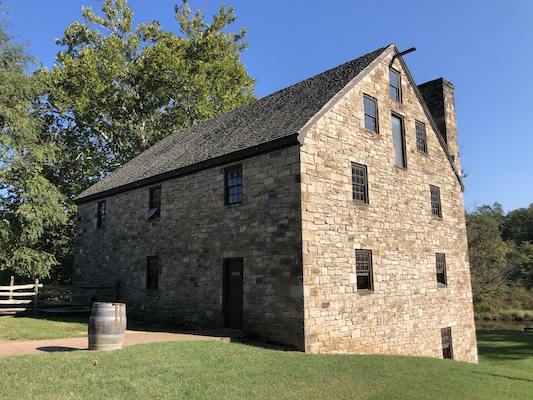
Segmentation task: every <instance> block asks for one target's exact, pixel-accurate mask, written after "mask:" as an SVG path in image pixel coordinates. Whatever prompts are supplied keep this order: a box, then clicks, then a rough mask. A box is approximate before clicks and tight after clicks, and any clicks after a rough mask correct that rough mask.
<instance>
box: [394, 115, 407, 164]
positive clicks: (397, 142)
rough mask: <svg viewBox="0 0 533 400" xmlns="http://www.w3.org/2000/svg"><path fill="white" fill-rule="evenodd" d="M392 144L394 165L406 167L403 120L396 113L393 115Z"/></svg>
mask: <svg viewBox="0 0 533 400" xmlns="http://www.w3.org/2000/svg"><path fill="white" fill-rule="evenodd" d="M392 145H393V147H394V165H396V166H398V167H404V166H405V162H404V156H403V131H402V120H401V119H400V118H398V117H395V116H394V115H393V116H392Z"/></svg>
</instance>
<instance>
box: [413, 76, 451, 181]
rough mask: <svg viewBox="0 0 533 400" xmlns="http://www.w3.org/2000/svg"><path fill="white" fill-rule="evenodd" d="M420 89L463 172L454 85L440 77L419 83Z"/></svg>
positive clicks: (449, 149)
mask: <svg viewBox="0 0 533 400" xmlns="http://www.w3.org/2000/svg"><path fill="white" fill-rule="evenodd" d="M418 90H420V93H421V94H422V97H423V98H424V101H425V102H426V104H427V106H428V108H429V111H430V112H431V115H432V116H433V119H434V120H435V122H436V123H437V127H438V128H439V131H440V133H441V135H442V137H443V139H444V141H445V142H446V144H447V145H448V151H449V153H450V155H451V156H452V158H453V159H454V162H455V166H456V167H457V170H458V171H459V172H461V164H460V161H459V142H458V140H457V121H456V120H455V100H454V97H453V90H454V87H453V85H452V84H451V83H450V82H448V81H447V80H446V79H444V78H439V79H435V80H434V81H430V82H426V83H423V84H422V85H418Z"/></svg>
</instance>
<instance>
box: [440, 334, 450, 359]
mask: <svg viewBox="0 0 533 400" xmlns="http://www.w3.org/2000/svg"><path fill="white" fill-rule="evenodd" d="M440 343H441V348H442V358H444V359H446V358H447V359H450V360H453V345H452V328H451V327H447V328H442V329H441V330H440Z"/></svg>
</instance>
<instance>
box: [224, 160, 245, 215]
mask: <svg viewBox="0 0 533 400" xmlns="http://www.w3.org/2000/svg"><path fill="white" fill-rule="evenodd" d="M232 171H238V172H239V174H240V176H239V177H240V183H239V184H237V185H233V186H230V185H229V179H228V174H229V173H230V172H232ZM232 179H235V178H232ZM239 187H240V193H239V192H237V193H230V192H231V189H232V188H239ZM242 189H243V181H242V164H239V165H233V166H231V167H227V168H224V205H225V206H229V205H232V204H240V203H242ZM239 195H240V196H239ZM233 196H237V198H238V200H237V201H230V200H232V197H233Z"/></svg>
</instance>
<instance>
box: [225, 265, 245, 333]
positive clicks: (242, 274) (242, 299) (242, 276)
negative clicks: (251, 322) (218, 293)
mask: <svg viewBox="0 0 533 400" xmlns="http://www.w3.org/2000/svg"><path fill="white" fill-rule="evenodd" d="M231 261H240V262H241V267H242V271H241V280H242V285H243V287H242V298H241V307H242V311H243V312H242V318H241V321H240V322H241V325H242V324H243V322H244V257H229V258H223V259H222V327H223V328H226V306H227V304H226V271H227V264H228V263H229V262H231ZM228 329H235V328H228ZM241 330H242V326H241Z"/></svg>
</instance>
